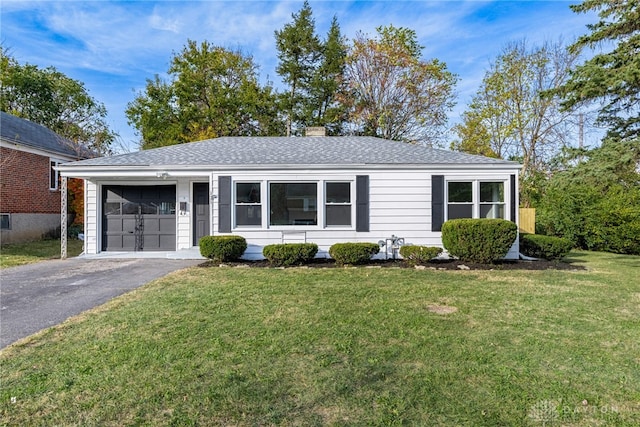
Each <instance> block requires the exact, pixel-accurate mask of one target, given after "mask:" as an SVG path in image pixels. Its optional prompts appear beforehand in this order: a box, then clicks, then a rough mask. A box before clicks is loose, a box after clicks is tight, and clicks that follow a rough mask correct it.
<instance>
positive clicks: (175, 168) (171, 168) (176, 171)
mask: <svg viewBox="0 0 640 427" xmlns="http://www.w3.org/2000/svg"><path fill="white" fill-rule="evenodd" d="M521 168H522V165H520V164H491V163H490V164H473V163H429V164H385V165H381V164H362V163H360V164H337V165H336V164H333V165H332V164H326V165H315V164H314V165H291V164H260V165H256V164H247V165H205V166H202V165H198V166H189V165H165V166H158V165H153V166H151V165H127V166H116V165H113V166H100V165H96V166H74V165H73V164H62V165H58V166H57V168H56V170H58V171H59V172H60V173H61V174H62V176H69V177H86V178H92V177H96V178H97V177H104V176H109V177H114V173H116V174H117V175H120V176H124V175H126V176H127V177H131V176H139V177H156V175H157V174H158V173H162V172H167V173H169V174H170V175H171V176H200V175H207V176H208V175H209V174H210V173H211V171H212V170H215V171H220V172H223V171H237V170H242V171H256V170H257V171H263V170H349V169H363V170H397V169H400V170H460V169H464V170H467V171H473V170H483V171H484V170H496V169H506V170H515V171H519V170H520V169H521Z"/></svg>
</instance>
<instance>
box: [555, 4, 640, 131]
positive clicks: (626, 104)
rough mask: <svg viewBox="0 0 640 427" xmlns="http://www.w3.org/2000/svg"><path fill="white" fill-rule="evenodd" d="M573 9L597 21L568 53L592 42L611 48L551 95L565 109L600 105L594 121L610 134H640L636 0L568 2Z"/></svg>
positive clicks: (639, 25) (639, 13) (639, 10)
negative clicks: (558, 97)
mask: <svg viewBox="0 0 640 427" xmlns="http://www.w3.org/2000/svg"><path fill="white" fill-rule="evenodd" d="M571 9H573V11H574V12H576V13H586V12H590V11H598V15H599V17H600V21H599V22H597V23H596V24H591V25H588V26H587V28H588V29H589V30H591V33H590V34H586V35H584V36H582V37H580V38H579V39H578V40H577V41H576V43H574V44H573V45H572V46H571V50H572V51H573V52H579V51H581V50H583V49H584V48H594V47H595V46H613V49H612V50H611V51H609V52H603V53H599V54H597V55H595V56H593V57H592V58H591V59H589V60H587V61H585V62H584V63H583V64H582V65H580V66H578V67H576V69H575V70H574V71H573V73H572V75H571V79H570V80H569V81H568V82H567V83H566V84H565V85H563V86H562V87H561V88H560V89H559V90H558V91H556V93H558V94H560V95H561V96H562V97H563V98H564V103H563V105H564V107H565V108H571V107H574V106H576V105H580V104H583V103H588V102H593V101H599V102H602V103H603V106H602V108H601V109H600V114H599V117H598V121H599V122H600V123H601V124H603V125H606V126H607V127H608V129H609V136H611V137H615V138H623V139H624V138H629V139H633V138H637V137H638V136H640V2H639V1H638V0H585V1H583V3H582V4H579V5H573V6H571Z"/></svg>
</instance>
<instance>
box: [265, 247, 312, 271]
mask: <svg viewBox="0 0 640 427" xmlns="http://www.w3.org/2000/svg"><path fill="white" fill-rule="evenodd" d="M317 253H318V245H316V244H315V243H280V244H276V245H267V246H265V247H264V248H263V249H262V255H264V257H265V258H266V259H267V260H268V261H269V263H270V264H271V265H275V266H288V265H301V264H306V263H308V262H310V261H311V260H312V259H313V258H314V257H315V256H316V254H317Z"/></svg>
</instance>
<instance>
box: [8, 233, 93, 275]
mask: <svg viewBox="0 0 640 427" xmlns="http://www.w3.org/2000/svg"><path fill="white" fill-rule="evenodd" d="M82 244H83V242H82V241H81V240H76V239H69V240H68V242H67V256H69V257H74V256H78V255H80V253H81V252H82ZM53 258H60V240H40V241H37V242H29V243H20V244H13V245H2V247H1V248H0V268H6V267H15V266H17V265H24V264H32V263H34V262H39V261H43V260H45V259H53Z"/></svg>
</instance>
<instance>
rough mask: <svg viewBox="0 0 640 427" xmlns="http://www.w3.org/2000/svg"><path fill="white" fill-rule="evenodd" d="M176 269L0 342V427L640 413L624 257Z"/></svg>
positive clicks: (445, 420) (628, 421) (457, 422)
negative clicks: (434, 266) (508, 267)
mask: <svg viewBox="0 0 640 427" xmlns="http://www.w3.org/2000/svg"><path fill="white" fill-rule="evenodd" d="M570 259H571V261H572V262H573V263H574V264H575V266H576V267H580V268H581V269H580V270H576V271H566V270H565V271H550V270H546V271H432V270H422V271H418V270H410V269H389V268H386V269H385V268H383V269H380V268H349V269H339V268H338V269H300V268H295V269H285V270H280V269H249V268H218V267H215V268H192V269H189V270H184V271H181V272H177V273H174V274H172V275H170V276H168V277H166V278H164V279H162V280H158V281H156V282H154V283H152V284H150V285H147V286H145V287H143V288H140V289H139V290H137V291H134V292H132V293H130V294H128V295H125V296H123V297H121V298H118V299H116V300H114V301H112V302H110V303H108V304H106V305H104V306H102V307H100V308H99V309H96V310H94V311H93V312H90V313H86V314H84V315H81V316H79V317H77V318H75V319H72V320H71V321H68V322H66V323H65V324H63V325H61V326H59V327H56V328H52V329H50V330H48V331H46V332H44V333H41V334H39V335H37V336H34V337H32V338H30V339H29V340H26V341H23V342H21V343H20V344H18V345H14V346H11V347H9V348H7V349H5V350H3V351H2V352H1V353H0V371H1V377H2V384H1V391H0V414H1V415H2V416H1V417H0V423H2V424H7V425H43V426H44V425H78V426H80V425H82V426H86V425H107V426H109V425H112V426H121V425H153V426H155V425H241V426H254V425H255V426H258V425H286V426H313V425H318V426H319V425H344V426H347V425H349V426H351V425H360V426H375V425H381V426H382V425H442V426H448V425H451V426H499V425H502V426H522V425H525V426H526V425H530V426H542V425H546V426H551V425H562V426H585V425H587V426H588V425H594V426H595V425H597V426H603V425H609V426H637V425H639V424H640V281H639V280H638V276H639V275H640V258H639V257H632V256H620V255H611V254H601V253H586V252H574V253H572V255H571V258H570Z"/></svg>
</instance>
